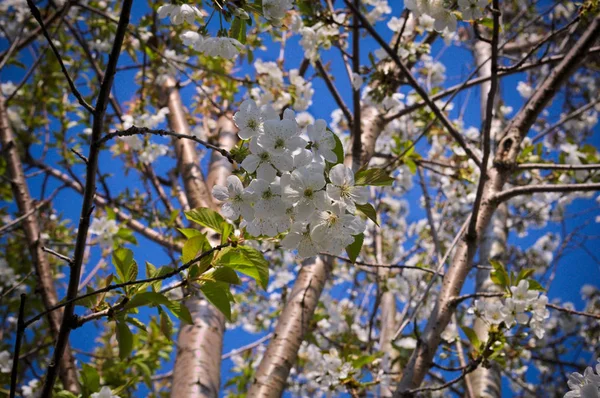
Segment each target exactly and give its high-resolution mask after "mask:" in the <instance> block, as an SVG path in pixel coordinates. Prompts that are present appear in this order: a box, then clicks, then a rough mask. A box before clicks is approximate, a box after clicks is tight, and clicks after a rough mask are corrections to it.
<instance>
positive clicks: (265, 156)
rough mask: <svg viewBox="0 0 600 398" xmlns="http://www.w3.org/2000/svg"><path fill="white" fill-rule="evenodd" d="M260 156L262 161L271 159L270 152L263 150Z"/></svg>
mask: <svg viewBox="0 0 600 398" xmlns="http://www.w3.org/2000/svg"><path fill="white" fill-rule="evenodd" d="M258 158H259V159H260V160H261V161H262V162H266V161H268V160H269V152H266V151H265V152H262V153H261V154H259V155H258Z"/></svg>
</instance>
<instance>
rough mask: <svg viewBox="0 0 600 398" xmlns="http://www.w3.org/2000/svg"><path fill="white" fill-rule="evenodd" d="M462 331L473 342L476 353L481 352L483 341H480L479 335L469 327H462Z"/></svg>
mask: <svg viewBox="0 0 600 398" xmlns="http://www.w3.org/2000/svg"><path fill="white" fill-rule="evenodd" d="M461 329H462V331H463V332H464V333H465V335H466V336H467V338H468V339H469V341H470V342H471V346H473V348H474V349H475V350H476V351H479V348H480V346H481V341H480V340H479V337H477V333H475V331H474V330H473V329H471V328H470V327H468V326H461Z"/></svg>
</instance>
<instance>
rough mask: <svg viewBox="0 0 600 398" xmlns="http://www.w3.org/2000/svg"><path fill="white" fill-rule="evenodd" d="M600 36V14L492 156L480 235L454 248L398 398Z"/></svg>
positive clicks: (418, 376) (424, 366)
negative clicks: (563, 90)
mask: <svg viewBox="0 0 600 398" xmlns="http://www.w3.org/2000/svg"><path fill="white" fill-rule="evenodd" d="M599 35H600V16H598V17H596V18H595V19H594V20H593V21H591V23H590V25H589V26H588V28H587V29H586V31H585V32H584V34H583V35H582V36H581V38H580V39H579V40H578V41H577V42H576V43H575V45H574V46H573V47H572V48H571V49H570V50H569V51H568V53H567V54H566V56H565V57H564V58H563V60H562V61H561V62H560V63H559V64H558V65H557V66H556V67H555V68H554V69H552V70H551V72H550V75H549V76H548V77H547V78H546V80H544V81H543V82H542V83H541V84H540V85H539V87H538V88H537V89H536V91H535V93H534V94H533V96H532V97H531V98H530V99H529V101H528V102H527V104H526V105H525V106H524V107H523V108H522V109H521V110H520V111H519V113H518V114H517V115H516V116H515V118H514V119H513V120H512V121H511V122H510V124H509V125H508V127H507V128H506V129H505V131H504V134H503V136H502V139H501V140H500V142H499V145H498V149H497V150H496V154H495V158H494V160H495V165H496V166H495V167H494V168H492V169H490V170H489V172H488V174H487V177H488V178H487V181H486V183H485V185H484V191H483V196H482V200H481V207H480V209H479V211H478V213H477V214H474V215H473V217H475V220H476V224H475V234H476V235H475V236H465V237H464V238H463V239H462V240H461V242H460V243H459V245H458V246H457V248H456V251H455V253H454V256H453V258H452V261H451V264H450V267H449V269H448V271H447V272H446V274H445V276H444V280H443V284H442V288H441V291H440V293H439V296H438V299H437V302H436V306H435V308H434V310H433V312H432V313H431V316H430V318H429V320H428V322H427V325H426V327H425V330H424V331H423V333H422V334H421V344H419V345H418V346H417V348H416V349H415V350H414V351H413V354H412V356H411V358H410V360H409V362H408V364H407V365H406V367H405V368H404V373H403V375H402V380H401V381H400V384H399V386H398V390H397V392H396V396H412V395H414V394H413V393H411V392H410V390H412V389H415V388H417V387H418V386H420V385H421V383H422V382H423V379H424V378H425V375H426V374H427V371H428V370H429V368H430V367H431V363H432V360H433V358H434V356H435V353H436V351H437V348H438V346H439V344H440V339H441V337H440V336H441V334H442V332H443V331H444V329H445V328H446V326H447V325H448V323H449V321H450V319H451V317H452V314H453V313H454V309H455V308H454V298H455V297H456V296H458V295H459V294H460V290H461V288H462V286H463V284H464V281H465V279H466V277H467V274H468V273H469V270H470V269H471V265H472V262H473V257H474V255H475V252H476V251H477V246H478V240H479V239H480V238H481V237H482V236H483V234H484V232H485V230H486V229H487V227H488V225H489V224H490V222H491V219H492V216H493V214H494V211H495V210H496V207H497V203H496V201H495V200H494V199H495V195H496V194H497V193H499V192H501V191H502V188H503V186H504V184H505V183H506V181H507V179H508V177H509V176H510V173H511V166H513V165H514V164H515V162H516V159H517V156H518V154H519V152H520V145H521V142H522V140H523V138H524V137H525V136H526V135H527V133H528V132H529V130H530V128H531V126H532V125H533V124H534V122H535V120H536V119H537V117H538V116H539V114H540V112H542V110H544V108H545V107H546V105H547V104H548V103H549V101H550V100H551V99H552V97H553V96H554V95H555V93H556V91H557V90H558V89H559V88H560V87H561V85H562V84H563V83H564V82H565V81H566V80H567V79H568V78H569V77H570V76H571V75H572V74H573V73H574V71H575V70H576V69H577V67H578V66H579V65H580V63H581V62H582V61H583V59H584V58H585V55H586V52H587V50H588V49H589V48H590V47H591V45H592V44H593V43H594V42H595V40H596V39H597V38H598V37H599Z"/></svg>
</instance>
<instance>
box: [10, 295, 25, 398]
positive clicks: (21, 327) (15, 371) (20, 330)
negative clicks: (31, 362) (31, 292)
mask: <svg viewBox="0 0 600 398" xmlns="http://www.w3.org/2000/svg"><path fill="white" fill-rule="evenodd" d="M26 300H27V296H26V295H25V293H21V303H20V304H19V318H18V319H17V336H16V337H15V351H14V352H13V363H12V369H11V371H10V395H9V397H10V398H14V397H15V394H16V392H17V378H18V376H19V353H20V352H21V341H22V340H23V335H24V334H25V323H24V322H23V318H24V317H25V301H26Z"/></svg>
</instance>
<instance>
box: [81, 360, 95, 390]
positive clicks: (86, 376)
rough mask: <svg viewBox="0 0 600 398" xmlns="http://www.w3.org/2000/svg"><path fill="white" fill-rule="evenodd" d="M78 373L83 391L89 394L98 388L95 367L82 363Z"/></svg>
mask: <svg viewBox="0 0 600 398" xmlns="http://www.w3.org/2000/svg"><path fill="white" fill-rule="evenodd" d="M80 375H81V381H82V383H81V384H82V387H83V389H84V390H85V391H84V392H86V393H87V394H88V395H89V394H92V393H95V392H98V391H99V390H100V375H98V371H97V370H96V368H95V367H93V366H90V365H88V364H87V363H82V364H81V371H80Z"/></svg>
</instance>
